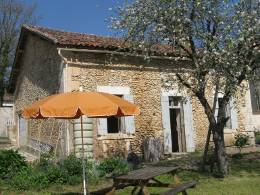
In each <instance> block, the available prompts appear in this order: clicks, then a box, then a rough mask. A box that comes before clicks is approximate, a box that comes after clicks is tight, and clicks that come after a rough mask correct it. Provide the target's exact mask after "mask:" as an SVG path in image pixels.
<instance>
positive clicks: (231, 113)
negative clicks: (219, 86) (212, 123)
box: [215, 94, 238, 129]
mask: <svg viewBox="0 0 260 195" xmlns="http://www.w3.org/2000/svg"><path fill="white" fill-rule="evenodd" d="M221 99H222V94H219V95H218V100H217V105H216V110H215V118H216V120H217V117H218V108H219V104H220V103H221ZM225 117H229V119H228V121H227V122H226V124H225V128H226V129H237V128H238V123H237V111H236V106H235V103H234V98H231V99H230V102H229V103H228V104H227V107H226V110H225Z"/></svg>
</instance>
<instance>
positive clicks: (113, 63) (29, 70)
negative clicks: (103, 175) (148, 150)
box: [15, 36, 260, 158]
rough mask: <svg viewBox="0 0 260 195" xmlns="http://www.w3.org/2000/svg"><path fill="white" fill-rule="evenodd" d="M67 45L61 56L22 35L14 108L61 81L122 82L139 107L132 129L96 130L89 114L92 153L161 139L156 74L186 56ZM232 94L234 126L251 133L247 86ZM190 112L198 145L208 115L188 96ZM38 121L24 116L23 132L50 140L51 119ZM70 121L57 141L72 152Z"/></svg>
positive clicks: (136, 148)
mask: <svg viewBox="0 0 260 195" xmlns="http://www.w3.org/2000/svg"><path fill="white" fill-rule="evenodd" d="M72 50H73V49H72ZM72 50H71V51H69V50H63V51H62V56H63V58H62V57H61V56H59V54H58V50H57V46H55V45H54V44H52V43H50V42H48V41H45V40H42V39H40V38H39V37H37V36H28V39H27V42H26V47H25V50H24V51H23V52H24V56H23V58H22V61H21V62H20V63H21V67H22V68H21V73H20V76H19V78H18V81H17V86H16V91H15V110H16V113H19V111H20V110H21V109H22V108H23V107H25V106H26V105H28V104H30V103H31V102H33V101H35V100H37V99H38V98H41V97H44V96H47V95H50V94H53V93H57V92H59V91H60V87H61V83H63V82H64V88H63V90H64V91H65V92H66V91H78V90H79V88H80V87H82V88H83V90H84V91H97V89H98V87H99V86H116V87H128V88H129V89H130V93H131V95H133V98H134V103H135V104H137V105H138V106H140V109H141V115H140V116H137V117H135V133H134V134H132V135H128V134H124V133H119V134H109V135H105V136H99V135H98V132H97V131H98V130H97V129H98V119H94V123H93V139H94V140H93V143H94V157H95V158H102V157H104V156H106V155H109V154H113V153H123V154H126V153H128V152H130V151H133V152H137V153H141V152H142V143H143V141H144V139H146V138H149V137H159V138H161V140H162V142H163V140H164V137H163V124H162V123H163V122H162V108H161V95H162V90H163V86H164V84H163V81H162V78H163V76H164V75H167V74H171V73H174V71H176V68H177V67H179V66H183V65H184V64H185V63H187V62H185V61H183V62H178V63H177V62H176V64H174V65H169V64H171V63H169V61H167V60H162V59H153V60H151V61H150V62H149V63H147V61H144V60H143V59H142V58H139V57H129V56H128V57H127V56H124V55H110V54H106V53H98V52H96V53H95V52H94V51H92V52H89V51H87V50H86V51H84V50H77V51H72ZM63 63H64V65H63V66H61V65H62V64H63ZM62 75H63V76H62ZM209 96H212V94H209ZM238 97H239V98H238V101H237V107H236V110H237V119H238V127H239V130H240V131H247V132H249V133H250V135H251V136H252V137H253V130H255V129H257V128H259V123H257V121H259V119H260V115H253V114H252V109H251V107H250V106H251V104H250V94H249V91H247V92H246V94H245V96H238ZM192 115H193V118H192V120H193V129H194V137H193V139H194V142H195V148H196V149H198V150H199V149H201V148H202V147H203V145H204V143H205V139H206V135H207V130H208V121H207V118H206V115H205V113H204V110H203V107H202V106H201V104H200V103H199V101H198V100H197V99H196V98H192ZM257 119H258V120H257ZM17 123H18V118H17V119H16V124H17ZM38 123H39V122H37V123H36V122H32V121H30V122H29V129H28V137H29V138H30V139H36V140H39V137H40V141H41V142H45V143H49V144H51V145H55V144H56V141H57V137H58V133H59V131H58V130H57V128H54V129H56V130H54V131H52V132H50V131H49V130H48V129H53V128H52V127H51V125H52V124H54V123H53V122H52V121H48V122H47V123H45V125H44V127H45V128H42V129H45V130H44V131H41V132H39V131H38V128H37V125H38ZM48 125H49V127H48ZM54 126H55V125H54ZM71 126H72V125H69V126H68V127H70V128H69V129H68V131H64V132H65V133H66V134H67V135H66V136H67V138H68V139H66V140H65V137H63V138H64V140H63V141H64V142H66V145H67V148H69V150H70V152H73V151H74V149H73V130H72V129H71ZM225 131H226V136H227V145H231V144H232V142H233V136H234V133H235V132H236V131H235V130H228V129H227V130H225ZM50 139H51V140H50ZM119 146H120V147H119Z"/></svg>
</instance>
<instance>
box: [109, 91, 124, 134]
mask: <svg viewBox="0 0 260 195" xmlns="http://www.w3.org/2000/svg"><path fill="white" fill-rule="evenodd" d="M116 96H118V97H120V98H123V95H119V94H117V95H116ZM106 120H107V133H120V132H123V129H124V118H123V117H115V116H111V117H108V118H107V119H106Z"/></svg>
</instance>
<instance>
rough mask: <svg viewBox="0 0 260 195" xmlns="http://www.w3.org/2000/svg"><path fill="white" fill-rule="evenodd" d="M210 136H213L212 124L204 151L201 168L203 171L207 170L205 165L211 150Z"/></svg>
mask: <svg viewBox="0 0 260 195" xmlns="http://www.w3.org/2000/svg"><path fill="white" fill-rule="evenodd" d="M210 136H211V125H209V129H208V134H207V139H206V144H205V148H204V153H203V158H202V164H201V169H202V171H205V165H206V161H207V156H208V151H209V141H210Z"/></svg>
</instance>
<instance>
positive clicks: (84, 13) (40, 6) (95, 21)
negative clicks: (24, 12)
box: [23, 0, 125, 36]
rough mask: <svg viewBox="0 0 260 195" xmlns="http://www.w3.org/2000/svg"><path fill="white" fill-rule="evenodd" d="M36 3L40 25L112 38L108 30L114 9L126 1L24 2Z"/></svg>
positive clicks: (56, 0) (32, 0)
mask: <svg viewBox="0 0 260 195" xmlns="http://www.w3.org/2000/svg"><path fill="white" fill-rule="evenodd" d="M23 1H24V2H25V3H27V4H32V3H34V2H35V3H36V4H37V10H36V15H39V16H40V17H41V19H40V20H39V22H38V25H40V26H45V27H49V28H56V29H61V30H66V31H72V32H81V33H88V34H96V35H105V36H112V35H113V34H114V33H113V32H112V31H111V30H109V28H108V25H109V23H108V21H106V20H109V17H110V16H111V14H112V13H113V11H109V8H114V7H115V6H116V5H119V4H121V5H122V3H123V2H125V1H124V0H23Z"/></svg>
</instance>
